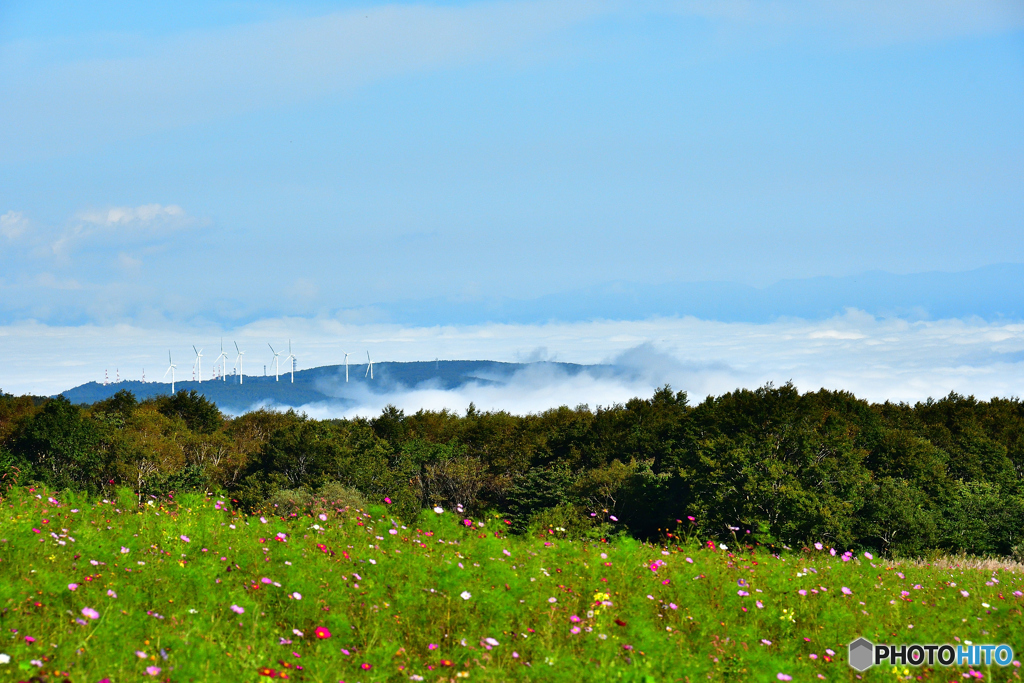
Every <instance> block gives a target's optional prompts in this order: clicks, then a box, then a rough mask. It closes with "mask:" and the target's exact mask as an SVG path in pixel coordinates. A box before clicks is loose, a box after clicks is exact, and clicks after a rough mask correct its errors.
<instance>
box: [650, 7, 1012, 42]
mask: <svg viewBox="0 0 1024 683" xmlns="http://www.w3.org/2000/svg"><path fill="white" fill-rule="evenodd" d="M670 6H673V7H674V8H675V9H676V10H677V11H680V12H682V13H684V14H692V15H697V16H702V17H706V18H711V19H719V20H724V21H727V22H732V23H735V24H750V25H758V26H762V27H769V28H774V29H787V28H798V29H812V30H822V29H824V30H826V31H827V32H829V34H830V35H842V36H843V37H844V38H846V39H852V40H855V41H857V42H863V40H864V39H868V40H871V41H884V42H907V41H920V40H945V39H956V38H964V37H972V36H978V35H989V34H999V33H1009V32H1012V31H1019V30H1020V29H1021V28H1024V3H1021V2H1019V0H791V1H788V0H787V1H785V2H782V1H779V0H680V1H678V2H673V3H671V5H670Z"/></svg>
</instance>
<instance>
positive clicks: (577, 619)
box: [569, 614, 580, 624]
mask: <svg viewBox="0 0 1024 683" xmlns="http://www.w3.org/2000/svg"><path fill="white" fill-rule="evenodd" d="M569 621H571V622H572V623H574V624H578V623H580V618H579V617H578V616H576V615H575V614H574V615H572V616H571V617H569Z"/></svg>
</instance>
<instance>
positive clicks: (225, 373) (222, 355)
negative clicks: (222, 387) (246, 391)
mask: <svg viewBox="0 0 1024 683" xmlns="http://www.w3.org/2000/svg"><path fill="white" fill-rule="evenodd" d="M221 358H223V359H224V363H223V364H222V365H221V366H220V374H221V377H222V378H223V379H224V381H225V382H227V381H228V371H227V363H228V354H226V353H224V337H221V338H220V355H219V356H217V360H215V361H213V364H214V365H217V363H218V362H219V361H220V359H221Z"/></svg>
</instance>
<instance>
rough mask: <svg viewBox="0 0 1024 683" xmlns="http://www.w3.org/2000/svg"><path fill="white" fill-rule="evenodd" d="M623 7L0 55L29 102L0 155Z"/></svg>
mask: <svg viewBox="0 0 1024 683" xmlns="http://www.w3.org/2000/svg"><path fill="white" fill-rule="evenodd" d="M616 4H618V3H616V2H609V1H607V0H591V1H584V0H518V1H505V2H477V3H471V4H469V5H464V6H444V5H435V4H422V5H417V4H393V5H385V6H381V7H373V8H364V9H356V10H349V11H343V12H335V13H331V14H327V15H324V16H319V17H310V18H290V19H281V20H277V21H269V22H262V23H256V24H250V25H243V26H232V27H229V28H224V29H217V30H208V31H192V32H188V33H184V34H177V35H172V36H169V37H167V38H163V39H147V40H145V41H140V40H136V39H134V38H130V37H129V38H126V37H124V36H120V37H118V36H114V37H112V36H110V35H103V36H96V37H93V38H91V40H94V41H96V45H95V50H96V52H107V53H109V52H114V53H117V52H121V53H122V54H125V53H127V54H126V56H121V57H119V58H109V59H92V60H81V61H73V62H56V63H55V62H54V60H52V59H50V58H49V57H46V58H43V57H41V55H47V54H49V53H51V52H52V51H51V50H47V49H46V46H45V45H42V46H41V45H37V44H30V43H20V44H15V45H7V46H2V45H0V49H3V51H4V52H6V53H7V54H6V55H3V54H2V53H0V57H4V56H6V60H4V61H8V62H14V63H20V65H21V68H19V69H18V70H17V71H8V73H7V74H4V73H2V72H0V89H2V90H3V92H4V93H5V97H6V98H7V99H8V100H9V101H21V102H24V103H28V104H27V106H25V107H23V108H22V111H20V112H13V111H7V112H6V113H4V112H2V111H0V124H5V125H6V126H7V128H8V129H9V130H8V132H9V133H10V134H9V135H8V136H6V138H7V142H6V143H4V144H3V145H2V146H0V154H3V153H4V151H5V148H7V147H8V146H12V145H15V144H17V146H18V147H17V149H18V150H19V153H22V154H26V155H29V154H31V155H35V154H38V153H39V150H40V149H47V150H51V153H52V152H56V153H63V152H64V151H66V149H67V148H68V147H77V146H78V145H80V144H81V141H83V140H91V141H92V142H103V141H107V140H111V139H121V138H123V137H124V136H126V135H128V136H131V135H137V134H140V133H145V132H150V131H154V130H160V129H164V128H168V127H179V126H183V125H189V124H192V123H196V122H200V121H206V120H210V119H216V118H219V117H222V116H226V115H232V114H236V113H239V112H245V111H251V110H253V109H260V108H264V107H271V106H278V105H280V104H281V103H285V102H287V103H289V104H294V103H296V102H302V101H308V100H311V99H319V98H322V97H324V96H325V95H329V94H331V93H335V92H338V91H342V90H350V89H352V88H355V87H358V86H361V85H364V84H367V83H371V82H374V81H376V80H379V79H381V78H387V77H391V76H395V75H401V74H405V73H410V72H418V71H425V70H434V69H439V68H446V67H451V66H458V65H462V64H466V63H474V62H479V61H481V60H485V59H489V58H494V57H498V56H501V55H508V54H513V53H515V52H516V51H519V50H522V49H524V47H525V46H529V45H531V44H532V43H533V42H534V41H536V40H538V39H540V38H542V37H544V36H546V35H548V34H550V33H552V32H554V31H558V30H560V29H564V28H566V27H569V26H572V25H574V24H578V23H580V22H582V21H585V20H587V19H589V18H591V17H593V16H595V15H599V14H602V13H605V12H607V11H609V10H610V9H611V8H613V7H614V6H615V5H616ZM112 40H114V41H123V43H121V44H114V45H111V44H108V42H107V41H112ZM140 46H141V47H140ZM64 112H74V116H65V114H64ZM41 122H44V124H45V125H40V123H41ZM54 131H59V134H57V135H54ZM101 138H102V139H101ZM12 152H13V150H10V151H8V152H7V153H8V155H10V154H11V153H12Z"/></svg>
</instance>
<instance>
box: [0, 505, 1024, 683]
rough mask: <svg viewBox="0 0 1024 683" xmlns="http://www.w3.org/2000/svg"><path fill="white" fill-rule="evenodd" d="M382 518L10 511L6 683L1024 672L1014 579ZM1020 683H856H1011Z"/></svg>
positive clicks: (820, 555) (677, 533)
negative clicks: (895, 664) (879, 653)
mask: <svg viewBox="0 0 1024 683" xmlns="http://www.w3.org/2000/svg"><path fill="white" fill-rule="evenodd" d="M389 511H390V508H389V506H388V505H387V504H385V503H382V504H380V505H378V506H370V508H369V509H367V510H365V511H364V510H352V509H346V510H341V511H339V510H335V511H332V512H330V513H325V514H323V515H305V516H294V517H291V516H290V517H288V518H282V517H275V516H273V515H271V514H269V513H264V515H262V516H261V515H259V514H257V515H253V516H247V515H244V514H241V513H240V512H239V511H237V510H235V509H234V508H233V507H232V506H231V501H230V500H227V499H225V498H215V497H204V496H201V495H194V496H181V497H180V498H179V499H178V500H177V501H176V502H169V501H166V500H164V501H152V500H151V502H150V503H149V504H147V505H143V506H142V507H141V509H140V508H139V506H138V504H137V499H136V498H135V497H134V496H133V495H132V494H131V493H130V492H129V491H127V490H125V491H124V493H123V494H122V495H121V496H120V497H119V498H118V499H117V500H104V501H102V502H100V501H98V500H89V499H86V498H84V497H82V498H75V497H74V496H72V495H70V494H68V495H67V496H65V495H63V494H61V495H58V494H55V493H52V492H47V491H45V490H42V489H39V488H36V489H25V488H21V489H15V490H13V491H11V492H10V495H9V496H8V497H7V498H6V499H4V500H3V502H2V512H3V514H2V517H0V608H2V611H0V681H29V680H36V681H64V680H69V681H74V682H75V683H78V682H90V683H96V682H97V681H104V680H106V681H112V682H114V683H121V682H123V681H145V680H160V681H262V680H272V679H290V680H295V681H309V682H310V683H312V682H314V681H315V682H331V683H336V682H338V681H346V682H348V683H354V682H356V681H362V682H364V683H369V682H371V681H421V680H422V681H455V680H462V679H467V680H470V681H574V682H575V681H605V680H607V681H643V682H647V681H707V680H711V681H746V680H749V681H766V680H792V681H816V680H829V681H847V680H858V676H857V675H856V672H855V671H853V670H852V669H851V668H849V666H848V665H847V663H846V644H847V643H848V642H849V641H851V640H853V639H854V638H855V637H857V636H859V635H863V636H865V637H867V638H868V639H870V640H873V641H875V642H879V641H882V642H885V641H890V642H906V643H912V642H920V643H928V642H940V643H941V642H952V643H956V642H967V641H972V642H975V643H1001V642H1006V643H1009V644H1010V645H1011V646H1013V647H1014V650H1015V652H1016V654H1015V659H1019V658H1020V657H1021V654H1024V619H1022V611H1021V610H1022V607H1024V598H1022V593H1021V590H1022V589H1024V582H1022V580H1021V575H1020V574H1019V573H1015V571H1013V569H1014V568H1013V567H1011V566H1000V565H995V566H993V567H986V566H984V565H982V566H979V567H973V566H972V567H967V566H959V567H958V566H957V564H956V563H955V562H954V563H949V562H946V563H941V564H940V563H932V564H929V563H922V562H907V563H898V562H893V561H887V560H885V559H880V558H873V557H867V556H865V555H864V554H863V553H856V554H846V553H845V549H836V554H835V555H833V554H831V552H830V548H829V547H828V546H823V547H822V548H821V549H817V548H814V547H810V548H803V549H800V548H794V549H792V550H788V551H783V552H782V554H780V555H774V554H772V553H770V552H768V551H767V550H765V549H757V548H751V547H744V545H743V544H742V543H738V542H736V541H734V542H732V543H728V542H727V543H725V544H722V543H717V542H716V543H713V544H712V543H710V542H708V541H706V540H703V541H702V540H701V539H698V538H695V537H688V535H687V530H688V529H690V528H695V527H693V526H692V524H691V523H690V522H689V521H688V520H685V519H684V520H682V521H681V523H680V524H679V527H678V528H677V529H674V530H671V531H669V532H666V534H669V533H670V534H671V536H668V535H666V536H665V541H666V543H664V544H661V545H656V544H645V543H641V542H639V541H636V540H633V539H630V538H628V537H616V538H613V539H608V542H600V541H597V542H595V541H588V542H584V541H571V540H568V539H565V538H563V534H562V533H561V532H560V531H558V530H557V529H551V530H550V531H549V533H547V534H543V535H524V536H510V535H508V534H507V525H506V522H505V520H503V519H502V518H501V517H500V516H488V517H485V518H480V517H477V518H473V519H468V518H466V517H465V516H464V515H462V514H459V513H458V512H457V511H449V510H444V511H442V512H435V511H430V510H426V511H424V512H422V513H421V514H420V516H419V517H418V518H417V520H416V521H415V523H403V522H402V521H401V520H399V519H398V518H397V517H396V516H392V515H390V514H389ZM738 533H741V534H742V533H743V531H742V530H741V531H739V532H738ZM739 540H743V538H742V536H741V537H740V538H739ZM844 554H845V556H844ZM1019 667H1020V665H1019V662H1014V665H1011V666H1010V667H1006V668H1000V667H995V666H993V667H991V668H989V667H982V668H980V669H978V670H972V669H968V668H960V669H957V668H950V669H944V668H937V670H936V671H931V670H929V669H926V668H923V669H913V668H907V669H900V670H896V671H894V670H893V669H892V667H884V668H883V667H875V668H874V669H871V670H869V671H868V672H866V673H865V674H863V676H862V680H869V681H875V680H877V681H882V680H885V681H894V680H930V681H943V682H945V681H961V680H968V679H970V680H977V679H983V680H994V681H1001V680H1019V678H1020V673H1019V672H1020V668H1019Z"/></svg>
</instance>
